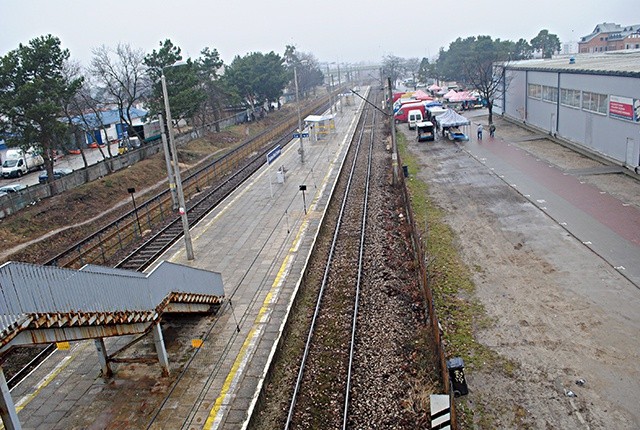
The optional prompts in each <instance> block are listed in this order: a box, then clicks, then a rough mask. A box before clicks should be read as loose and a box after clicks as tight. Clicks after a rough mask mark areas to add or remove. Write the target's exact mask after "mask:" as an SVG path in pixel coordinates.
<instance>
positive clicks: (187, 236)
mask: <svg viewBox="0 0 640 430" xmlns="http://www.w3.org/2000/svg"><path fill="white" fill-rule="evenodd" d="M160 79H161V81H162V95H163V96H164V108H165V110H166V111H167V125H168V129H169V145H170V146H171V157H172V159H173V172H174V174H175V177H176V191H177V193H178V204H179V205H180V207H179V209H178V210H179V212H180V218H182V229H183V231H184V243H185V247H186V249H187V260H193V259H194V258H195V257H194V255H193V244H192V243H191V233H190V232H189V219H188V218H187V205H186V204H185V202H184V191H183V189H182V179H181V178H180V166H179V165H178V150H177V149H176V142H175V140H174V139H173V127H172V124H171V109H169V94H168V92H167V80H166V79H165V77H164V70H163V71H162V76H161V77H160Z"/></svg>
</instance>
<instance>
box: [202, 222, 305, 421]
mask: <svg viewBox="0 0 640 430" xmlns="http://www.w3.org/2000/svg"><path fill="white" fill-rule="evenodd" d="M308 226H309V222H308V221H307V220H305V221H304V222H303V223H302V225H301V226H300V229H299V231H298V233H297V234H296V238H295V239H294V241H293V245H292V246H291V248H290V249H289V254H288V255H287V256H286V257H285V259H284V261H283V263H282V265H281V266H280V269H279V270H278V274H277V275H276V278H275V279H274V281H273V284H272V285H271V289H270V291H269V292H268V293H267V296H266V297H265V299H264V301H263V302H262V306H261V307H260V310H259V311H258V316H257V317H256V319H255V322H254V324H253V327H252V328H251V330H250V331H249V334H248V335H247V337H246V339H245V341H244V343H243V344H242V347H241V348H240V352H239V353H238V355H237V357H236V360H235V361H234V363H233V366H232V367H231V370H230V371H229V374H228V375H227V377H226V379H225V381H224V384H223V386H222V391H221V392H220V395H219V396H218V398H217V399H216V402H215V403H214V405H213V407H212V408H211V411H210V412H209V417H208V418H207V421H206V422H205V425H204V428H205V429H211V428H213V427H214V426H218V425H219V424H220V422H221V421H222V414H219V412H220V411H221V410H222V405H223V402H224V401H225V400H227V398H228V397H229V394H230V391H231V389H232V388H234V387H235V385H236V384H237V383H238V381H239V379H240V376H241V375H242V373H243V372H242V371H243V370H244V368H245V367H246V365H247V363H248V362H249V357H250V356H251V354H252V353H253V351H254V350H255V348H256V347H257V345H258V342H257V341H258V340H259V337H260V335H261V334H262V331H263V330H264V328H265V326H264V323H265V322H266V321H267V317H268V316H269V315H270V313H271V311H272V310H273V309H271V305H272V304H273V303H275V302H276V300H277V298H278V295H279V293H280V291H281V288H282V285H283V284H284V281H285V278H286V276H287V274H288V273H289V270H290V269H291V265H292V263H293V261H294V258H293V256H294V254H295V253H296V252H297V251H298V248H299V246H300V243H301V241H302V237H303V236H304V232H305V231H306V230H307V228H308Z"/></svg>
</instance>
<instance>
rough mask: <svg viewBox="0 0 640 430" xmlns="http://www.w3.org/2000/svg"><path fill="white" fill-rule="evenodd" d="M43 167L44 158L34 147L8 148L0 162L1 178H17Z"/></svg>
mask: <svg viewBox="0 0 640 430" xmlns="http://www.w3.org/2000/svg"><path fill="white" fill-rule="evenodd" d="M43 168H44V158H42V155H40V154H39V153H38V152H36V150H35V149H33V148H29V149H28V150H27V151H26V152H25V151H24V150H22V149H9V150H7V153H6V154H5V159H4V162H3V163H2V177H3V178H19V177H20V176H22V175H26V174H27V173H29V172H32V171H34V170H42V169H43Z"/></svg>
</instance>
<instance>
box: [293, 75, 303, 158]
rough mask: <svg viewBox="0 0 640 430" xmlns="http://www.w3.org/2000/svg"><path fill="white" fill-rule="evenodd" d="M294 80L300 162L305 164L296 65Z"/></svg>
mask: <svg viewBox="0 0 640 430" xmlns="http://www.w3.org/2000/svg"><path fill="white" fill-rule="evenodd" d="M293 80H294V81H295V84H296V106H297V107H298V139H300V149H299V152H300V162H301V163H304V146H302V118H301V117H300V98H299V97H298V72H297V67H296V66H295V65H294V66H293Z"/></svg>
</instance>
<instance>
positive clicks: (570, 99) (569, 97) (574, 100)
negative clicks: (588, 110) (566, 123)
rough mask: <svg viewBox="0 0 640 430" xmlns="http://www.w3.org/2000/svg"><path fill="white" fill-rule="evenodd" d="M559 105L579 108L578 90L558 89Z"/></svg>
mask: <svg viewBox="0 0 640 430" xmlns="http://www.w3.org/2000/svg"><path fill="white" fill-rule="evenodd" d="M560 104H561V105H564V106H570V107H574V108H578V109H579V108H580V90H570V89H567V88H562V89H560Z"/></svg>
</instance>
